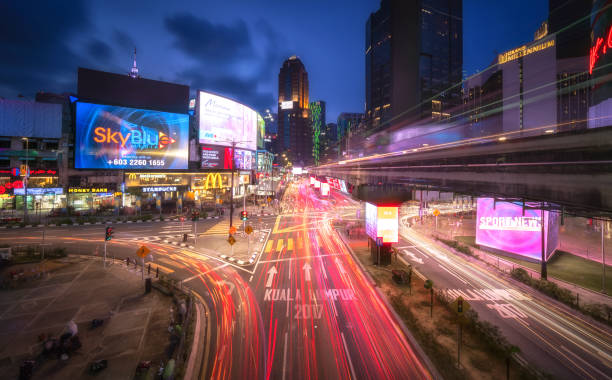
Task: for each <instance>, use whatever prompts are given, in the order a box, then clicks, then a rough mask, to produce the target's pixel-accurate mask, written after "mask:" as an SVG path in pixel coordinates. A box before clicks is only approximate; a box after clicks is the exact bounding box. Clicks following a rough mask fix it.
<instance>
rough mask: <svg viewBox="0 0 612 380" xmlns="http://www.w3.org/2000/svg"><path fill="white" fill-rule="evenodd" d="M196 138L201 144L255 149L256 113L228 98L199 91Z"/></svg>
mask: <svg viewBox="0 0 612 380" xmlns="http://www.w3.org/2000/svg"><path fill="white" fill-rule="evenodd" d="M198 117H199V140H200V143H201V144H212V145H222V146H229V147H231V146H232V141H235V142H236V147H237V148H242V149H248V150H256V147H257V112H255V111H253V110H252V109H250V108H249V107H247V106H245V105H243V104H240V103H238V102H235V101H233V100H231V99H228V98H224V97H222V96H219V95H215V94H211V93H208V92H205V91H200V92H199V107H198Z"/></svg>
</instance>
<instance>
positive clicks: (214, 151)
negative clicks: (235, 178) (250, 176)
mask: <svg viewBox="0 0 612 380" xmlns="http://www.w3.org/2000/svg"><path fill="white" fill-rule="evenodd" d="M254 157H255V154H254V153H253V152H251V151H250V150H242V149H236V153H235V155H234V165H232V148H227V147H222V146H211V145H203V146H202V151H201V156H200V158H201V161H200V164H201V167H202V168H203V169H241V170H252V169H253V161H254Z"/></svg>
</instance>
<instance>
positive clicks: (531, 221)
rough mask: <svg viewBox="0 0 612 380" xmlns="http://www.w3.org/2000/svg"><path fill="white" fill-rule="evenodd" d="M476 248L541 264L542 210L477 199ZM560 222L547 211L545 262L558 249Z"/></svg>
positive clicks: (545, 221)
mask: <svg viewBox="0 0 612 380" xmlns="http://www.w3.org/2000/svg"><path fill="white" fill-rule="evenodd" d="M476 217H477V222H476V244H478V245H483V246H487V247H490V248H494V249H498V250H501V251H506V252H510V253H514V254H517V255H520V256H524V257H526V258H529V259H532V260H535V261H541V256H542V210H535V209H527V208H526V209H525V210H524V211H523V207H522V206H521V205H517V204H514V203H511V202H503V201H497V202H495V200H494V199H493V198H478V205H477V209H476ZM558 236H559V218H558V215H557V214H556V213H553V212H548V211H544V239H545V250H546V255H545V256H546V258H545V259H546V260H547V261H548V259H549V258H550V256H551V255H552V254H553V252H554V251H555V249H556V248H557V245H558V240H559V238H558Z"/></svg>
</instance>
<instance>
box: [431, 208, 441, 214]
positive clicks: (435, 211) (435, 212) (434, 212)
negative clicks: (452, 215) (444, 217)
mask: <svg viewBox="0 0 612 380" xmlns="http://www.w3.org/2000/svg"><path fill="white" fill-rule="evenodd" d="M433 214H434V216H438V215H440V210H438V209H437V208H435V209H434V210H433Z"/></svg>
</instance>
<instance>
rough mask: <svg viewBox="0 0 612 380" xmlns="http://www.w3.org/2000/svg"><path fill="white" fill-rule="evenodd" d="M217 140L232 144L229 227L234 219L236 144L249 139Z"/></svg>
mask: <svg viewBox="0 0 612 380" xmlns="http://www.w3.org/2000/svg"><path fill="white" fill-rule="evenodd" d="M219 141H224V142H229V143H231V144H232V167H231V170H232V172H231V173H232V179H231V185H230V186H231V188H230V227H232V226H233V225H234V224H233V220H234V170H235V167H236V161H235V157H236V144H245V143H250V142H251V141H236V140H231V141H229V140H219Z"/></svg>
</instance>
